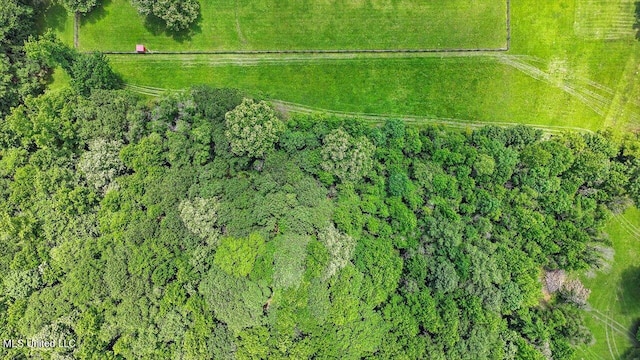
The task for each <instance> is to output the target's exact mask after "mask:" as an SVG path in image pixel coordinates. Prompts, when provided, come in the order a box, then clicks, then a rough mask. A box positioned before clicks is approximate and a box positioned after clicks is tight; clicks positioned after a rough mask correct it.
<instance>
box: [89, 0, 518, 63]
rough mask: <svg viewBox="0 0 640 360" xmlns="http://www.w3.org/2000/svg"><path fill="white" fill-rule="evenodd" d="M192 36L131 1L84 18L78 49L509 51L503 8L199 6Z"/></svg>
mask: <svg viewBox="0 0 640 360" xmlns="http://www.w3.org/2000/svg"><path fill="white" fill-rule="evenodd" d="M200 3H201V18H200V19H199V21H198V22H197V24H196V25H195V26H193V27H192V29H191V31H187V32H182V33H168V32H166V31H165V29H164V25H163V24H162V23H161V22H160V21H157V20H153V19H146V18H145V17H143V16H140V15H138V13H137V11H136V9H135V8H134V7H133V6H132V5H131V4H130V2H129V0H106V1H104V2H103V6H102V7H101V8H98V9H97V10H95V11H93V12H92V13H90V14H89V15H87V16H86V17H84V18H83V20H82V26H81V28H80V49H81V50H100V51H133V50H134V48H135V44H145V45H146V46H147V47H148V48H149V49H151V50H152V51H189V50H191V51H206V50H299V49H450V48H456V49H470V48H502V47H505V46H506V38H507V34H506V0H493V1H466V0H435V1H412V0H369V1H362V0H339V1H336V0H331V1H328V0H319V1H318V0H316V1H290V0H258V1H256V0H236V1H222V0H202V1H200Z"/></svg>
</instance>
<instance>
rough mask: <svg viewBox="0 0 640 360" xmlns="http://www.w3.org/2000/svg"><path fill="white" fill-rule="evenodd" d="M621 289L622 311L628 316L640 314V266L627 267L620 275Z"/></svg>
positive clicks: (620, 301)
mask: <svg viewBox="0 0 640 360" xmlns="http://www.w3.org/2000/svg"><path fill="white" fill-rule="evenodd" d="M619 288H620V289H621V293H620V297H621V298H620V300H619V301H618V307H619V309H620V313H621V314H624V315H626V316H637V315H636V314H640V301H638V300H639V299H640V267H638V266H634V267H630V268H628V269H626V270H625V271H623V272H622V275H621V276H620V285H619Z"/></svg>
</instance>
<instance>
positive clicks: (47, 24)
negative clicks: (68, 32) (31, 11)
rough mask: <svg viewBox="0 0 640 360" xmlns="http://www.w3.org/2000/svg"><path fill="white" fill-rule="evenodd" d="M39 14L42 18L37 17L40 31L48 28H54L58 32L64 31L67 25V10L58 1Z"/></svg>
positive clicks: (42, 31)
mask: <svg viewBox="0 0 640 360" xmlns="http://www.w3.org/2000/svg"><path fill="white" fill-rule="evenodd" d="M38 16H41V17H42V19H41V20H40V19H36V24H37V25H38V32H39V33H44V32H45V31H47V29H53V30H55V31H58V32H64V30H65V28H66V27H67V26H66V25H67V17H68V16H69V15H68V14H67V10H66V9H65V8H64V7H63V6H62V5H60V4H58V3H52V4H50V5H49V6H47V9H46V10H44V11H42V12H41V13H40V14H39V15H38Z"/></svg>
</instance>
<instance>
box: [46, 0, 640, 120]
mask: <svg viewBox="0 0 640 360" xmlns="http://www.w3.org/2000/svg"><path fill="white" fill-rule="evenodd" d="M217 3H218V1H208V2H206V3H203V4H202V19H201V20H200V21H199V23H198V25H197V26H196V27H195V28H194V30H193V33H192V34H191V35H190V36H187V35H186V34H177V35H176V34H173V35H171V34H167V33H165V32H164V31H162V30H161V28H160V27H158V24H154V23H153V22H151V23H149V22H145V19H143V18H142V17H140V16H139V15H138V14H137V13H136V12H135V9H134V8H133V7H132V6H131V5H130V4H129V2H128V1H127V0H107V1H106V2H105V3H104V6H103V7H102V8H98V9H97V10H95V11H94V12H93V13H91V14H89V15H88V16H87V17H85V18H84V19H83V21H82V26H81V28H80V49H81V50H92V49H99V50H104V51H106V50H122V51H131V50H132V49H133V46H134V44H135V43H144V44H145V45H147V46H148V47H149V48H150V49H151V50H158V51H159V50H170V51H178V50H203V51H204V50H221V49H234V50H250V49H274V48H279V49H315V48H317V49H322V48H325V49H328V48H333V49H344V48H347V49H349V48H351V49H353V48H363V49H365V48H385V47H390V48H433V47H439V48H450V47H476V46H486V47H494V46H495V47H499V46H504V44H502V43H501V41H503V40H504V35H505V31H504V30H505V29H504V25H505V23H504V16H505V15H504V12H505V11H504V10H505V8H504V7H505V2H501V1H486V2H475V1H474V2H469V1H466V2H463V1H458V0H454V1H451V0H447V1H444V0H438V1H428V2H415V1H413V2H412V1H408V0H406V1H404V0H403V1H386V2H385V1H382V0H377V1H368V2H357V1H354V0H350V1H330V2H329V1H317V2H313V3H314V5H309V3H308V2H292V1H284V0H283V1H278V0H270V1H253V2H251V5H248V4H249V1H241V0H239V1H237V2H226V3H224V4H223V3H221V4H217ZM412 3H413V5H412ZM416 3H425V4H422V5H415V4H416ZM479 3H484V5H481V4H479ZM489 3H490V4H489ZM267 5H268V6H267ZM634 11H635V4H634V3H633V1H631V0H618V1H609V2H603V1H595V0H584V1H574V0H557V1H551V0H543V1H535V0H522V1H518V2H514V3H512V4H511V27H512V35H511V50H510V51H508V52H506V53H502V54H498V55H496V53H484V54H483V53H480V54H478V53H461V54H458V55H460V57H456V56H454V57H451V56H444V55H445V54H443V55H442V58H440V57H439V56H435V57H433V56H431V57H425V58H422V59H416V58H407V59H398V58H389V57H386V56H384V55H380V56H379V58H376V59H373V58H370V57H365V58H361V59H345V58H340V59H330V58H326V57H324V55H322V54H321V55H318V56H316V57H308V58H304V57H300V58H298V59H296V60H295V61H291V60H290V59H289V58H287V57H285V58H284V59H276V60H269V61H263V60H261V59H259V58H255V59H251V58H247V57H241V56H237V57H236V58H231V57H228V56H221V55H203V56H191V55H170V56H165V55H153V54H151V55H144V56H143V55H128V56H112V57H111V61H112V63H113V65H114V67H115V68H116V70H117V71H119V72H120V73H121V74H122V75H123V77H124V78H125V80H126V81H127V82H129V83H131V84H135V85H145V86H153V87H162V88H182V87H185V86H190V85H191V84H194V83H208V84H211V85H215V86H229V87H238V88H241V89H244V90H247V91H249V92H250V93H256V94H265V95H266V96H268V97H272V98H275V99H280V100H284V101H290V102H294V103H298V104H301V105H304V106H309V107H318V108H322V109H326V110H332V111H348V112H362V113H376V114H395V115H407V116H412V115H413V116H431V117H444V118H453V119H457V120H460V121H473V122H513V123H524V124H532V125H550V126H566V127H577V128H582V129H589V130H597V129H601V128H603V127H605V126H614V127H619V128H630V129H640V100H638V99H640V86H639V85H638V81H636V73H637V72H638V71H639V70H640V67H639V66H640V55H639V54H640V46H639V45H638V44H639V42H638V41H637V40H636V39H635V34H636V30H634V29H633V23H634V21H635V20H634ZM49 14H50V16H49V17H47V19H48V21H47V22H48V24H49V26H53V27H54V28H56V29H57V31H58V32H59V33H60V34H61V37H62V38H63V39H64V40H65V41H66V42H67V43H72V39H73V21H71V20H70V19H69V18H65V17H64V16H63V15H61V14H60V9H59V7H52V8H51V9H50V10H49ZM252 14H254V15H255V14H260V16H254V15H252ZM382 14H386V15H384V16H382ZM342 16H344V17H342ZM376 16H377V17H383V18H384V19H383V20H379V21H375V22H374V23H375V24H376V25H375V26H373V25H372V23H370V22H368V20H367V19H376ZM500 16H501V17H502V18H500ZM346 18H348V19H349V20H348V21H347V20H345V19H346ZM340 19H341V21H338V20H340ZM410 19H413V20H410ZM480 19H482V21H480ZM236 20H237V21H236ZM418 20H420V21H418ZM385 24H386V25H385ZM393 24H395V25H393ZM424 26H430V27H432V28H431V30H430V31H427V32H425V33H424V34H423V33H422V29H423V27H424ZM492 26H493V30H490V29H492ZM479 28H482V29H484V30H482V31H477V30H474V29H479ZM259 29H262V30H259ZM321 29H325V30H322V31H320V30H321ZM287 31H288V32H287ZM332 31H333V34H334V35H335V34H340V36H333V37H332V36H329V34H330V33H331V32H332ZM470 32H471V33H470ZM285 33H286V34H287V35H286V36H285V35H284V34H285ZM496 34H497V35H496ZM461 39H462V40H461ZM461 41H462V42H461ZM491 42H493V45H492V44H491ZM434 44H435V45H434ZM438 44H439V45H438ZM447 55H448V54H447ZM454 55H455V54H454ZM406 56H407V57H409V56H410V55H408V54H407V55H406ZM462 56H468V58H462Z"/></svg>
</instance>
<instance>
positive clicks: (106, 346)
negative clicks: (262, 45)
mask: <svg viewBox="0 0 640 360" xmlns="http://www.w3.org/2000/svg"><path fill="white" fill-rule="evenodd" d="M0 5H2V6H0V8H2V9H3V13H2V14H0V52H1V53H0V66H4V68H3V71H2V78H0V116H1V118H2V120H1V121H0V249H2V251H0V338H2V339H15V340H16V344H17V341H18V340H19V339H29V340H31V341H34V342H38V341H40V342H42V341H55V342H57V344H59V345H60V344H65V345H67V346H56V347H52V348H47V347H44V348H43V347H40V348H38V347H30V346H18V345H15V346H13V347H11V346H8V345H6V344H7V343H4V342H3V347H0V355H1V356H2V357H3V358H6V359H31V358H44V359H72V358H78V359H176V358H179V359H210V358H212V359H307V358H310V359H570V358H572V356H573V354H574V352H575V347H576V346H579V345H581V344H589V343H590V342H591V341H592V337H591V334H590V333H589V331H588V329H587V328H586V327H585V325H584V323H583V317H582V316H583V314H582V311H583V310H582V308H583V307H584V306H585V305H586V300H587V297H588V295H589V291H588V289H585V288H584V286H582V284H581V283H580V281H579V280H577V279H576V277H575V274H576V273H577V272H578V271H583V270H588V269H593V270H598V269H601V268H604V267H606V266H607V263H608V261H610V255H611V254H610V250H609V246H610V241H609V239H608V238H607V236H606V234H605V233H603V227H604V223H605V221H606V220H607V219H608V218H609V217H610V216H611V215H612V214H614V213H619V212H621V211H622V210H624V209H625V208H626V207H628V206H630V205H632V204H634V203H635V204H639V203H640V181H639V176H640V147H639V146H638V139H637V138H634V137H633V136H631V135H619V134H616V133H614V132H612V131H605V132H601V133H584V134H579V133H572V132H567V133H564V134H559V135H554V136H547V135H545V134H543V133H542V132H541V131H539V130H534V129H532V128H529V127H525V126H518V127H512V128H501V127H495V126H487V127H485V128H482V129H479V130H475V131H471V130H469V131H453V130H451V129H445V128H442V127H437V126H424V127H421V128H414V127H407V126H405V124H404V123H403V122H402V121H400V120H394V119H389V120H388V121H387V122H386V123H385V124H384V125H382V126H378V127H372V126H369V125H367V124H365V123H364V122H361V121H359V120H354V119H344V118H336V117H331V116H325V115H321V114H315V115H300V114H287V113H281V112H278V111H276V110H275V109H274V108H273V107H272V106H271V105H270V104H269V103H268V102H266V101H263V100H262V99H253V98H251V96H249V95H248V94H245V93H243V92H241V91H238V90H232V89H213V88H209V87H205V86H196V87H193V88H191V89H186V90H184V91H178V92H174V93H169V94H166V95H165V96H163V97H160V98H157V99H152V100H150V99H148V98H141V97H140V96H138V95H135V94H133V93H131V92H128V91H125V90H118V89H119V88H120V87H121V86H122V81H121V80H120V79H119V77H118V76H117V75H116V74H114V73H113V71H112V70H111V68H110V67H109V64H108V59H107V58H106V57H105V56H104V55H102V54H98V53H94V54H83V53H78V52H76V51H74V50H72V49H69V48H67V47H66V46H64V45H63V44H61V43H60V42H59V41H58V40H57V39H56V38H55V36H53V35H52V34H51V33H47V34H44V35H43V36H40V37H34V36H32V35H35V34H32V33H30V31H32V28H31V27H30V26H28V25H25V24H28V22H26V23H25V22H23V20H25V19H26V20H29V21H30V19H31V16H32V10H31V8H30V7H28V6H26V5H23V4H22V3H21V2H16V1H8V0H0ZM5 9H7V11H6V12H5V11H4V10H5ZM2 64H4V65H2ZM56 66H59V67H61V68H62V69H63V70H65V71H67V73H68V74H69V76H70V79H71V81H70V87H69V88H64V89H60V90H55V91H52V90H49V91H46V92H44V93H42V92H43V91H44V85H45V80H46V78H47V76H48V74H49V73H50V70H51V68H53V67H56Z"/></svg>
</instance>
